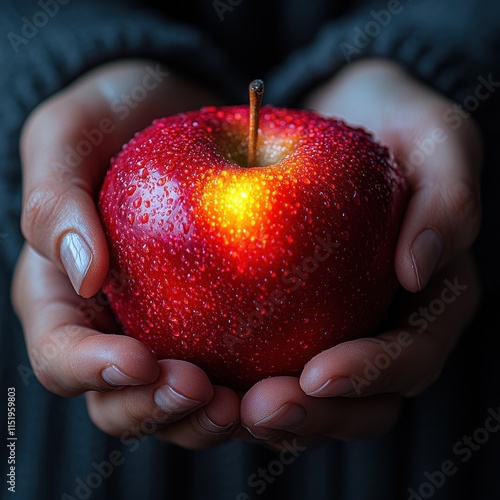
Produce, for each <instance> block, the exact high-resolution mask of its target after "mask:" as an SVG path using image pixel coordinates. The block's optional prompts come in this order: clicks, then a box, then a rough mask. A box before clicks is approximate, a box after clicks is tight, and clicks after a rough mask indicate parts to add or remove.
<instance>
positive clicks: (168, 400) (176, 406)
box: [154, 385, 201, 414]
mask: <svg viewBox="0 0 500 500" xmlns="http://www.w3.org/2000/svg"><path fill="white" fill-rule="evenodd" d="M154 399H155V402H156V404H157V405H158V406H159V407H160V408H161V409H162V410H163V411H164V412H165V413H173V414H179V413H184V412H186V411H189V410H193V409H194V408H196V407H197V406H199V405H200V404H201V401H196V400H195V399H190V398H187V397H186V396H184V395H183V394H181V393H180V392H177V391H176V390H175V389H172V387H170V386H169V385H165V386H163V387H160V388H159V389H156V391H155V394H154Z"/></svg>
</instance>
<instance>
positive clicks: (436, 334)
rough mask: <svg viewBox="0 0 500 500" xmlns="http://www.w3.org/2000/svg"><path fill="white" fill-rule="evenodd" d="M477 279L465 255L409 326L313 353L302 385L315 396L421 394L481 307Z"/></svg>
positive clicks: (416, 307) (421, 300)
mask: <svg viewBox="0 0 500 500" xmlns="http://www.w3.org/2000/svg"><path fill="white" fill-rule="evenodd" d="M477 287H478V285H477V278H476V275H475V272H474V268H473V265H472V262H471V260H470V258H469V257H466V256H464V257H463V258H461V259H457V260H456V261H455V262H454V263H453V265H449V266H447V268H445V269H444V270H443V271H442V272H440V273H439V274H438V275H437V276H436V278H435V280H433V282H432V284H431V285H430V286H429V287H428V288H427V289H426V290H425V292H422V293H420V294H418V295H416V296H413V299H415V300H412V307H411V309H410V312H409V313H408V315H407V317H406V320H405V323H406V325H405V327H404V328H398V329H396V330H393V331H390V332H387V333H384V334H382V335H379V336H377V337H375V338H364V339H359V340H354V341H350V342H344V343H342V344H339V345H337V346H336V347H334V348H332V349H329V350H326V351H324V352H322V353H320V354H318V355H317V356H316V357H314V358H313V359H312V360H311V361H310V362H309V363H308V364H307V365H306V366H305V368H304V370H303V372H302V374H301V377H300V385H301V387H302V389H303V390H304V392H305V393H306V394H309V395H311V396H314V397H319V398H324V397H334V396H351V397H359V396H369V395H374V394H379V393H398V394H401V395H402V396H406V397H411V396H415V395H417V394H419V393H421V392H422V391H423V390H424V389H426V388H427V387H428V386H429V385H430V384H432V383H433V382H434V381H435V380H436V379H437V378H438V377H439V375H440V373H441V370H442V368H443V366H444V363H445V361H446V359H447V358H448V356H449V354H450V351H451V350H452V348H453V347H454V345H455V344H456V342H457V341H458V338H459V336H460V333H461V331H462V330H463V329H464V327H465V325H466V324H467V322H468V321H469V320H470V318H471V317H472V315H473V312H474V310H475V308H476V305H477V300H478V292H477Z"/></svg>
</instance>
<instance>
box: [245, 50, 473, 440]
mask: <svg viewBox="0 0 500 500" xmlns="http://www.w3.org/2000/svg"><path fill="white" fill-rule="evenodd" d="M305 105H306V107H309V108H312V109H315V110H317V111H319V112H321V113H322V114H325V115H332V116H337V117H340V118H342V119H344V120H346V121H347V122H348V123H350V124H352V125H358V126H362V127H363V128H365V129H367V130H370V131H372V132H373V133H374V135H375V138H376V139H377V140H379V141H380V142H382V143H383V144H385V145H388V146H389V147H390V148H391V150H392V151H393V152H394V155H395V157H396V158H397V159H398V161H399V162H400V164H401V165H402V166H403V168H404V173H405V177H406V180H407V184H408V188H409V193H410V200H409V204H408V207H407V211H406V214H405V218H404V221H403V225H402V228H401V231H400V236H399V241H398V245H397V249H396V255H395V268H396V273H397V276H398V278H399V281H400V283H401V285H402V286H403V287H404V288H405V289H406V290H407V291H402V292H401V297H402V299H400V300H401V302H398V305H397V307H394V308H393V310H392V311H391V315H390V316H388V318H387V321H388V322H389V324H390V325H391V327H390V328H391V329H390V330H388V331H385V332H383V333H380V334H379V335H377V336H375V337H373V338H363V339H359V340H355V341H351V342H345V343H342V344H340V345H338V346H336V347H334V348H332V349H329V350H326V351H324V352H322V353H321V354H319V355H317V356H316V357H315V358H313V359H312V360H311V361H310V362H309V363H308V364H307V365H306V366H305V368H304V370H303V372H302V374H301V376H300V378H294V377H276V378H270V379H267V380H264V381H262V382H260V383H259V384H256V385H255V386H254V387H252V388H251V389H250V390H249V391H248V393H247V394H246V395H245V396H244V398H243V400H242V405H241V420H242V424H243V425H244V426H245V427H247V428H248V429H249V430H250V431H251V433H252V434H254V435H255V436H256V437H260V438H262V439H265V441H266V442H268V443H270V444H272V445H275V446H280V445H282V443H283V439H286V438H287V437H290V436H293V435H295V436H298V437H299V438H300V439H301V440H303V441H304V442H309V440H311V439H312V438H317V439H318V438H320V437H322V436H330V437H336V438H341V439H356V438H363V437H368V436H371V435H374V434H378V433H381V432H384V431H386V430H387V429H389V428H390V427H391V426H392V425H393V424H394V422H395V421H396V420H397V418H398V415H399V412H400V408H401V404H402V398H405V397H412V396H416V395H418V394H420V393H421V392H422V391H424V390H425V389H426V388H427V387H428V386H429V385H430V384H432V383H433V382H434V381H435V380H436V379H437V377H438V376H439V374H440V372H441V370H442V368H443V366H444V364H445V363H446V360H447V358H448V357H449V355H450V352H451V351H452V349H453V346H454V345H455V344H456V342H457V341H458V339H459V337H460V334H461V332H462V330H463V329H464V325H465V324H466V323H467V321H468V320H469V319H470V318H471V316H472V315H473V313H474V310H475V307H476V304H477V300H478V289H477V288H478V287H477V281H476V275H475V270H474V265H473V262H472V261H471V258H470V256H468V255H467V254H466V253H465V254H464V252H466V251H467V249H468V248H469V247H470V245H471V244H472V242H473V241H474V239H475V237H476V235H477V232H478V230H479V224H480V193H479V176H480V174H479V170H480V162H481V154H482V145H481V138H480V135H479V132H478V129H477V126H476V125H475V124H474V122H473V121H472V119H471V118H465V117H464V116H463V115H460V118H459V117H458V115H457V114H456V105H455V104H453V103H452V102H450V101H448V100H447V99H445V98H444V97H442V96H440V95H439V94H438V93H436V92H434V91H433V90H431V89H430V88H427V87H426V86H425V85H423V84H421V83H419V82H417V81H416V80H414V79H413V78H412V77H411V76H410V75H408V74H407V72H405V71H404V70H403V69H402V68H400V67H399V66H398V65H397V64H395V63H391V62H388V61H378V60H366V61H362V62H359V63H357V64H353V65H351V66H349V67H347V68H346V69H344V70H343V71H342V72H340V73H339V74H338V75H337V76H336V77H335V78H333V79H332V80H331V81H330V82H328V83H327V84H325V85H324V86H323V87H321V88H320V89H318V90H316V91H315V92H314V93H313V94H312V95H311V96H310V97H309V99H308V100H307V101H306V103H305ZM414 292H418V293H414ZM396 314H397V316H396Z"/></svg>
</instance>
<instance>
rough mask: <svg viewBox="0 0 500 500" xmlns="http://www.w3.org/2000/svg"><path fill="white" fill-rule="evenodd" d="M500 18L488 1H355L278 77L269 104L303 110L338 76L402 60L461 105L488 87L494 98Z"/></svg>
mask: <svg viewBox="0 0 500 500" xmlns="http://www.w3.org/2000/svg"><path fill="white" fill-rule="evenodd" d="M499 18H500V2H494V1H490V0H478V1H473V0H460V1H454V0H419V1H416V0H390V1H389V2H387V1H385V0H384V1H379V0H367V1H361V2H358V7H357V8H356V9H355V10H352V11H349V12H348V13H347V14H345V15H344V16H341V17H339V18H337V19H335V20H333V21H329V22H327V23H325V24H324V26H323V27H322V28H321V29H320V30H319V32H318V34H317V37H316V39H315V41H314V42H313V43H312V44H311V45H309V46H308V47H305V48H304V49H302V50H300V51H297V52H296V53H294V54H292V55H291V56H290V57H289V58H288V60H287V61H286V62H285V64H283V65H282V66H281V67H280V68H278V69H277V70H276V71H274V72H273V74H272V77H271V79H270V80H269V85H268V87H269V88H270V89H275V95H273V96H269V95H268V98H270V99H273V102H275V101H276V102H279V103H280V104H287V105H297V104H300V102H301V100H302V99H303V98H304V97H305V95H306V94H307V92H308V91H310V90H311V89H312V88H314V87H315V86H317V85H319V84H321V83H323V82H324V81H326V80H327V79H328V78H330V77H332V76H333V75H334V74H335V72H337V71H338V70H339V69H341V68H342V67H344V66H346V65H347V64H350V63H351V62H354V61H356V60H359V59H362V58H367V57H370V58H374V57H379V58H388V59H392V60H395V61H398V62H400V63H401V64H402V65H404V66H405V67H406V68H407V69H408V70H409V71H410V72H411V73H412V74H414V76H416V77H417V78H419V79H420V80H422V81H424V82H426V83H428V84H429V85H431V86H432V87H434V88H435V89H436V90H438V91H440V92H441V93H443V94H444V95H446V96H448V97H450V98H451V99H453V100H455V101H457V102H463V101H464V100H465V99H466V98H467V97H469V96H474V94H475V89H476V87H477V86H478V84H480V83H484V82H483V80H486V82H488V85H486V87H487V88H488V90H489V91H490V92H492V91H493V90H494V89H495V88H498V86H499V84H498V83H496V80H498V78H497V77H498V73H499V69H500V58H498V56H497V54H498V52H499V48H500V29H499V26H498V19H499ZM495 74H497V77H495V76H494V75H495ZM492 82H495V83H496V85H497V86H496V87H495V83H492Z"/></svg>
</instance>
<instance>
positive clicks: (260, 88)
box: [248, 80, 264, 167]
mask: <svg viewBox="0 0 500 500" xmlns="http://www.w3.org/2000/svg"><path fill="white" fill-rule="evenodd" d="M248 93H249V95H250V123H249V127H248V166H249V167H251V166H253V165H255V164H256V163H257V140H258V137H259V115H260V105H261V103H262V95H263V94H264V82H263V81H262V80H254V81H253V82H252V83H250V85H249V86H248Z"/></svg>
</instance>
